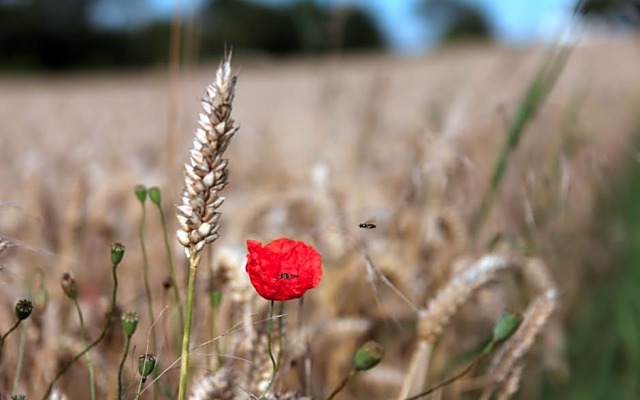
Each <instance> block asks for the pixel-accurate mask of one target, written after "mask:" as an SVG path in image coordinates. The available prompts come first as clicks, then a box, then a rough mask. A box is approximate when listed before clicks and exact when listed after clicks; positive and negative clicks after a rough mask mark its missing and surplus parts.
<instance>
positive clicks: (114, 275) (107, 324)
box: [42, 265, 118, 400]
mask: <svg viewBox="0 0 640 400" xmlns="http://www.w3.org/2000/svg"><path fill="white" fill-rule="evenodd" d="M116 270H117V265H112V266H111V276H112V278H113V291H112V293H111V304H110V306H109V312H108V313H107V320H106V322H105V324H104V327H103V328H102V332H100V336H98V338H97V339H96V340H94V341H93V342H92V343H91V344H90V345H89V346H87V347H86V348H85V349H84V350H82V351H81V352H80V353H78V354H76V355H75V356H74V357H73V358H72V359H71V360H70V361H69V362H67V364H66V365H65V366H64V367H62V368H60V370H59V371H58V373H57V374H56V376H55V377H54V378H53V379H52V380H51V382H50V383H49V386H48V387H47V391H46V392H45V394H44V396H43V397H42V400H47V399H48V398H49V394H51V391H52V390H53V385H55V383H56V381H57V380H58V379H60V377H61V376H62V375H64V374H65V373H66V372H67V371H68V370H69V368H71V366H72V365H73V364H74V363H75V362H76V361H78V360H79V359H80V357H82V356H83V355H85V354H86V353H87V352H88V351H89V350H91V349H92V348H94V347H95V346H97V345H98V344H99V343H100V342H101V341H102V340H103V339H104V338H105V336H106V335H107V331H108V330H109V328H110V327H111V323H112V320H113V314H114V311H115V308H116V296H117V294H118V275H117V273H116Z"/></svg>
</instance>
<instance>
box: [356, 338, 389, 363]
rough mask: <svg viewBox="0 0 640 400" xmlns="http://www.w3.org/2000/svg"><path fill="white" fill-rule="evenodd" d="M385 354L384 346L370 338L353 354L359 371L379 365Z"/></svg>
mask: <svg viewBox="0 0 640 400" xmlns="http://www.w3.org/2000/svg"><path fill="white" fill-rule="evenodd" d="M383 356H384V350H383V349H382V346H380V345H379V344H378V342H375V341H373V340H369V341H368V342H365V343H364V344H363V345H362V346H360V347H359V348H358V350H356V354H355V355H354V356H353V365H354V367H355V369H356V370H357V371H366V370H368V369H371V368H373V367H375V366H376V365H378V363H379V362H380V360H382V357H383Z"/></svg>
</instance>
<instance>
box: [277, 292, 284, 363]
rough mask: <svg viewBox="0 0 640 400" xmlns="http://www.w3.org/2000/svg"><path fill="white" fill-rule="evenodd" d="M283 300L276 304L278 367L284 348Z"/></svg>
mask: <svg viewBox="0 0 640 400" xmlns="http://www.w3.org/2000/svg"><path fill="white" fill-rule="evenodd" d="M283 315H284V301H281V302H280V304H279V305H278V317H279V318H278V363H277V365H278V367H280V365H282V353H283V351H282V349H283V348H284V318H282V316H283Z"/></svg>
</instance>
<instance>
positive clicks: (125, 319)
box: [120, 312, 140, 337]
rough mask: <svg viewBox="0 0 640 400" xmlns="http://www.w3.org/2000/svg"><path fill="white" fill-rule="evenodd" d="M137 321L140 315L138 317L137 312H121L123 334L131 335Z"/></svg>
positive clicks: (136, 326) (136, 325)
mask: <svg viewBox="0 0 640 400" xmlns="http://www.w3.org/2000/svg"><path fill="white" fill-rule="evenodd" d="M138 321H140V317H138V314H136V313H134V312H126V313H124V314H122V317H120V322H121V323H122V330H123V331H124V334H125V335H127V336H129V337H131V336H133V334H134V333H135V332H136V329H137V328H138Z"/></svg>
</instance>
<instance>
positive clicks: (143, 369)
mask: <svg viewBox="0 0 640 400" xmlns="http://www.w3.org/2000/svg"><path fill="white" fill-rule="evenodd" d="M155 367H156V357H155V356H154V355H153V354H149V353H147V354H143V355H141V356H140V358H138V372H139V373H140V375H142V377H143V378H146V377H147V376H149V375H151V373H152V372H153V370H154V368H155Z"/></svg>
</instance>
